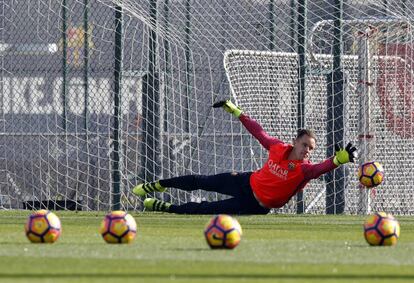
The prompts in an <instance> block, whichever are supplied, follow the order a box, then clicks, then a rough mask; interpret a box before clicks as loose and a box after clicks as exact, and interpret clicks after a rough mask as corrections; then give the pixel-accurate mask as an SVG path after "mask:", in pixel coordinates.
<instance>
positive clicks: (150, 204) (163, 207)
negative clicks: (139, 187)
mask: <svg viewBox="0 0 414 283" xmlns="http://www.w3.org/2000/svg"><path fill="white" fill-rule="evenodd" d="M170 206H171V203H169V202H166V201H162V200H157V199H155V198H146V199H145V200H144V207H145V209H146V210H148V211H163V212H168V211H169V210H170Z"/></svg>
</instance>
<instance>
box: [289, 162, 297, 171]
mask: <svg viewBox="0 0 414 283" xmlns="http://www.w3.org/2000/svg"><path fill="white" fill-rule="evenodd" d="M295 168H296V165H295V163H294V162H289V164H288V169H289V170H290V171H293V170H295Z"/></svg>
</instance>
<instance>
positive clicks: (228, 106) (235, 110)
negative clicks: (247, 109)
mask: <svg viewBox="0 0 414 283" xmlns="http://www.w3.org/2000/svg"><path fill="white" fill-rule="evenodd" d="M219 107H223V109H224V110H226V111H227V112H229V113H231V114H233V115H234V116H235V117H237V118H239V117H240V115H241V114H242V113H243V111H242V110H241V109H240V108H239V107H238V106H236V105H234V104H233V102H231V101H230V100H221V101H218V102H216V103H214V104H213V108H219Z"/></svg>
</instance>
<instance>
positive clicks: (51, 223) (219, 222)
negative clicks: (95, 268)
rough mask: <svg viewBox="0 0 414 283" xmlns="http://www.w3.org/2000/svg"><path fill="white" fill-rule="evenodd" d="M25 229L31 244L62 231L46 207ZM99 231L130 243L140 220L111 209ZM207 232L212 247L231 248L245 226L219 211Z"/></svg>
mask: <svg viewBox="0 0 414 283" xmlns="http://www.w3.org/2000/svg"><path fill="white" fill-rule="evenodd" d="M24 228H25V232H26V236H27V238H28V239H29V240H30V241H31V242H32V243H54V242H56V241H57V240H58V238H59V237H60V235H61V233H62V225H61V222H60V219H59V217H58V216H57V215H56V214H55V213H53V212H51V211H49V210H45V209H42V210H38V211H35V212H33V213H32V214H31V215H30V216H29V217H28V219H27V221H26V224H25V227H24ZM99 233H100V234H101V235H102V237H103V239H104V240H105V242H107V243H109V244H126V243H131V242H133V241H134V239H135V236H136V233H137V223H136V222H135V219H134V217H132V215H131V214H129V213H127V212H125V211H121V210H117V211H112V212H110V213H108V214H107V215H105V217H104V219H103V220H102V223H101V226H100V228H99ZM204 235H205V237H206V240H207V243H208V245H209V246H210V247H211V248H229V249H232V248H234V247H236V246H237V245H238V244H239V242H240V240H241V236H242V229H241V226H240V224H239V222H238V221H237V220H236V219H235V218H233V217H231V216H229V215H224V214H220V215H217V216H214V217H212V218H211V219H210V221H209V222H208V223H207V225H206V228H205V231H204Z"/></svg>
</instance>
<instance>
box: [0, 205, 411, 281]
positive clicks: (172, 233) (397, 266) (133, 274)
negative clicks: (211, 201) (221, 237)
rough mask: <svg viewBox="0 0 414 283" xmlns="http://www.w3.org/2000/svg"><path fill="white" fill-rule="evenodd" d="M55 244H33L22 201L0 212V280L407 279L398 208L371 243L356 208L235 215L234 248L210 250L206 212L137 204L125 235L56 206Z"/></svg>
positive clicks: (407, 250)
mask: <svg viewBox="0 0 414 283" xmlns="http://www.w3.org/2000/svg"><path fill="white" fill-rule="evenodd" d="M56 214H57V215H58V216H59V217H60V219H61V222H62V227H63V234H62V236H61V237H60V239H59V240H58V242H57V243H55V244H31V243H29V242H28V240H27V239H26V237H25V235H24V232H23V230H24V228H23V226H24V223H25V220H26V217H27V215H29V212H28V211H1V212H0V232H1V233H0V235H1V236H0V282H378V281H379V282H403V281H405V282H414V257H413V254H414V219H413V218H412V217H410V218H408V217H398V220H399V221H400V224H401V237H400V240H399V242H398V244H397V246H395V247H370V246H368V244H367V243H366V242H365V239H364V238H363V234H362V223H363V220H364V217H361V216H326V215H323V216H309V215H303V216H298V215H267V216H243V217H237V219H238V220H239V222H240V224H241V225H242V228H243V233H244V234H243V239H242V242H241V243H240V245H239V246H238V247H236V249H235V250H211V249H210V248H209V247H208V246H207V244H206V243H205V240H204V236H203V228H204V225H205V223H206V222H207V221H208V219H209V217H210V216H178V215H169V214H159V213H153V214H150V213H134V214H133V216H134V218H135V219H136V221H137V225H138V231H137V238H136V240H135V241H134V242H133V243H132V244H129V245H109V244H106V243H104V241H103V239H102V238H101V236H100V235H99V234H98V227H99V225H100V222H101V220H102V218H103V215H104V213H102V212H99V213H96V212H79V213H74V212H67V211H65V212H59V211H58V212H57V213H56Z"/></svg>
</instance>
